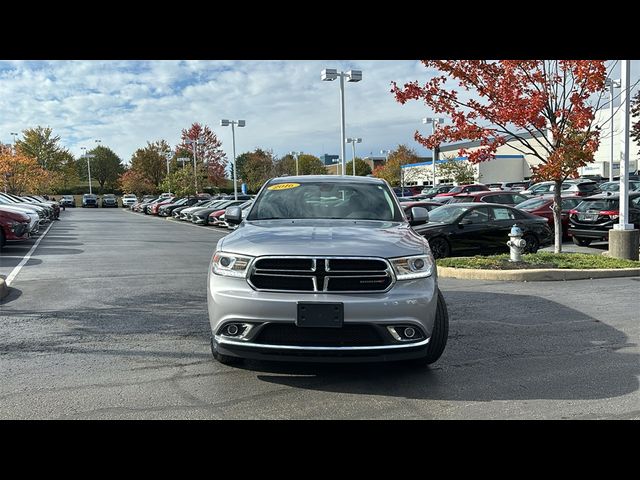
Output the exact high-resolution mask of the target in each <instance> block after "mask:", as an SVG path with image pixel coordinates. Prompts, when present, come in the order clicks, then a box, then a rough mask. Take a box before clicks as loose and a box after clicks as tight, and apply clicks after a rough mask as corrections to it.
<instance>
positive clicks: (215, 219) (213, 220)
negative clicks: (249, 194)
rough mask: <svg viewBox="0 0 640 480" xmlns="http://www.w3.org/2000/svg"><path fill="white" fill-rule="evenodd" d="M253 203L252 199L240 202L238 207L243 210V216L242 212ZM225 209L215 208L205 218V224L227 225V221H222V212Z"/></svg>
mask: <svg viewBox="0 0 640 480" xmlns="http://www.w3.org/2000/svg"><path fill="white" fill-rule="evenodd" d="M251 205H253V200H247V201H246V202H244V203H242V204H240V208H241V209H242V211H243V215H244V216H243V218H244V217H246V214H244V212H245V210H248V209H249V208H251ZM225 210H226V209H221V210H215V211H213V212H211V213H210V214H209V217H208V218H207V225H212V226H214V227H227V226H228V225H227V223H226V222H225V221H224V212H225Z"/></svg>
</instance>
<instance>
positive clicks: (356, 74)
mask: <svg viewBox="0 0 640 480" xmlns="http://www.w3.org/2000/svg"><path fill="white" fill-rule="evenodd" d="M361 80H362V70H349V71H348V72H347V82H360V81H361Z"/></svg>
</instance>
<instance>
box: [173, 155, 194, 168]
mask: <svg viewBox="0 0 640 480" xmlns="http://www.w3.org/2000/svg"><path fill="white" fill-rule="evenodd" d="M176 161H178V162H180V163H182V168H184V164H185V163H187V162H190V161H191V159H190V158H189V157H179V158H176Z"/></svg>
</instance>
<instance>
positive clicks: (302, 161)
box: [294, 153, 327, 175]
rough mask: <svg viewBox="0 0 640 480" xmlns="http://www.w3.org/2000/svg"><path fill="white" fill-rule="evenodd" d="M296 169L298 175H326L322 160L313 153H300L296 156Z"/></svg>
mask: <svg viewBox="0 0 640 480" xmlns="http://www.w3.org/2000/svg"><path fill="white" fill-rule="evenodd" d="M294 165H295V163H294ZM294 168H295V166H294ZM298 171H299V173H300V175H326V174H327V169H326V168H325V167H324V164H323V163H322V160H320V159H319V158H318V157H316V156H315V155H309V154H307V153H303V154H302V155H299V156H298ZM294 172H295V170H294Z"/></svg>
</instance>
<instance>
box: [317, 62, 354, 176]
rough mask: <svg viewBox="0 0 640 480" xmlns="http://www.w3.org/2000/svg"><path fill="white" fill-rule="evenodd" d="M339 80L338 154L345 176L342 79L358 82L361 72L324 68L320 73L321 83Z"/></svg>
mask: <svg viewBox="0 0 640 480" xmlns="http://www.w3.org/2000/svg"><path fill="white" fill-rule="evenodd" d="M338 77H339V78H340V152H341V154H342V175H344V174H345V165H346V160H345V143H346V139H345V133H344V130H345V126H344V79H345V78H346V79H347V82H359V81H361V80H362V70H349V71H347V72H338V71H337V70H336V69H335V68H325V69H324V70H322V72H321V73H320V79H321V80H322V81H323V82H332V81H333V80H335V79H336V78H338Z"/></svg>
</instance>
